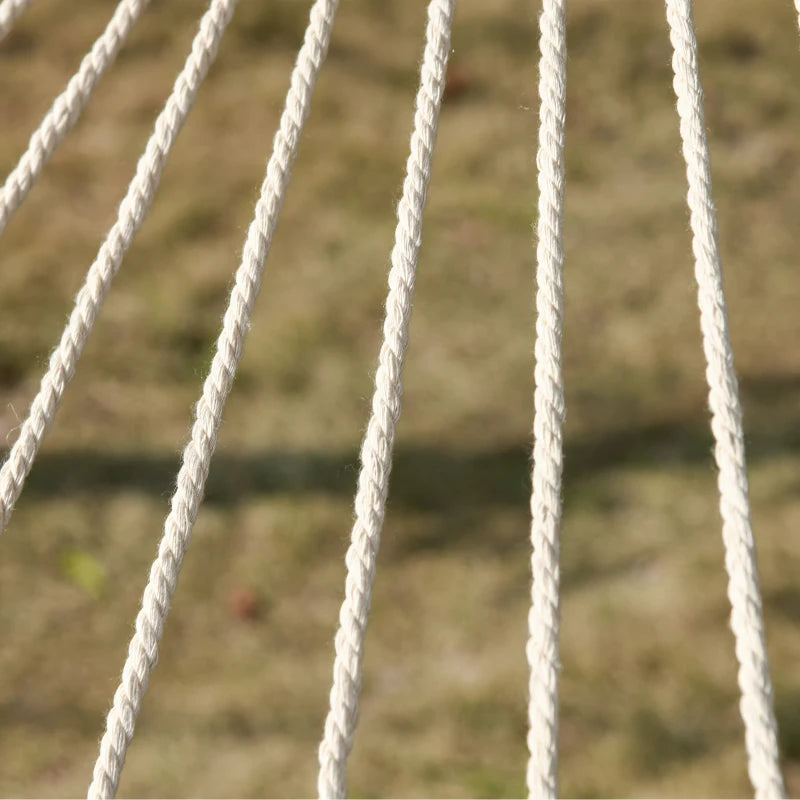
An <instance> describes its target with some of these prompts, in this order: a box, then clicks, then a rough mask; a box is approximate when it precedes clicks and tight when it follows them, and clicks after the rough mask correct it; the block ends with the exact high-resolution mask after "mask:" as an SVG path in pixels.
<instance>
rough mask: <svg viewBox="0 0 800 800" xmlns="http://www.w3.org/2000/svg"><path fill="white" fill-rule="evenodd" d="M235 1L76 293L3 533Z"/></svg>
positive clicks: (212, 31) (5, 511)
mask: <svg viewBox="0 0 800 800" xmlns="http://www.w3.org/2000/svg"><path fill="white" fill-rule="evenodd" d="M235 5H236V0H213V2H212V3H211V6H210V8H209V10H208V11H207V12H206V14H205V16H204V17H203V18H202V20H201V21H200V29H199V31H198V33H197V35H196V36H195V38H194V41H193V42H192V49H191V52H190V54H189V56H188V58H187V59H186V64H185V66H184V68H183V70H182V71H181V73H180V74H179V75H178V78H177V80H176V81H175V86H174V88H173V90H172V93H171V94H170V96H169V99H168V100H167V102H166V105H165V106H164V109H163V110H162V111H161V113H160V114H159V115H158V119H157V120H156V123H155V128H154V131H153V134H152V135H151V136H150V139H149V141H148V142H147V146H146V147H145V151H144V153H143V154H142V156H141V158H140V159H139V163H138V165H137V167H136V175H135V176H134V178H133V180H132V181H131V183H130V185H129V186H128V191H127V193H126V195H125V198H124V199H123V201H122V203H121V204H120V207H119V214H118V216H117V221H116V222H115V223H114V225H113V226H112V228H111V230H110V231H109V232H108V235H107V236H106V240H105V242H103V244H102V246H101V247H100V250H99V251H98V253H97V257H96V258H95V260H94V263H93V264H92V265H91V267H90V268H89V271H88V273H87V275H86V281H85V282H84V284H83V286H82V287H81V289H80V291H79V292H78V296H77V298H76V300H75V307H74V309H73V310H72V313H71V315H70V318H69V321H68V322H67V326H66V328H65V329H64V332H63V334H62V335H61V341H60V342H59V344H58V347H56V349H55V350H54V351H53V354H52V355H51V356H50V363H49V366H48V369H47V372H46V373H45V375H44V377H43V378H42V381H41V385H40V387H39V392H38V394H37V395H36V397H35V398H34V400H33V402H32V403H31V407H30V411H29V412H28V417H27V419H26V420H25V422H24V423H23V425H22V428H21V429H20V434H19V438H18V439H17V441H16V442H15V443H14V446H13V447H12V448H11V453H10V454H9V456H8V458H7V459H6V462H5V463H4V464H3V466H2V468H0V533H2V531H3V530H4V529H5V527H6V525H7V524H8V521H9V518H10V517H11V513H12V511H13V510H14V505H15V503H16V502H17V500H18V499H19V496H20V494H21V493H22V488H23V486H24V484H25V479H26V478H27V477H28V473H29V472H30V470H31V467H32V466H33V461H34V459H35V457H36V454H37V453H38V451H39V447H40V446H41V443H42V440H43V438H44V436H45V434H46V433H47V430H48V428H49V427H50V425H51V424H52V422H53V418H54V417H55V414H56V411H57V410H58V406H59V404H60V403H61V399H62V397H63V395H64V392H65V390H66V388H67V386H68V385H69V382H70V381H71V380H72V377H73V375H74V374H75V368H76V366H77V362H78V359H79V358H80V355H81V353H82V352H83V348H84V345H85V344H86V340H87V339H88V337H89V334H90V333H91V331H92V328H93V327H94V323H95V320H96V319H97V315H98V314H99V313H100V309H101V307H102V305H103V301H104V299H105V296H106V294H107V292H108V290H109V288H110V286H111V282H112V280H113V278H114V276H115V275H116V274H117V272H118V270H119V267H120V265H121V263H122V259H123V257H124V256H125V253H126V252H127V250H128V247H129V246H130V244H131V241H132V240H133V237H134V235H135V234H136V231H137V230H138V229H139V226H140V225H141V224H142V220H143V219H144V217H145V215H146V213H147V211H148V209H149V208H150V204H151V203H152V200H153V197H154V195H155V192H156V189H157V187H158V182H159V179H160V177H161V172H162V170H163V168H164V164H165V163H166V161H167V157H168V155H169V152H170V149H171V148H172V145H173V144H174V143H175V139H176V138H177V136H178V133H179V132H180V129H181V127H182V126H183V123H184V121H185V120H186V117H187V116H188V114H189V111H190V110H191V109H192V106H193V105H194V101H195V98H196V97H197V92H198V89H199V88H200V84H201V83H202V82H203V79H204V78H205V76H206V73H207V72H208V68H209V67H210V65H211V63H212V61H213V60H214V57H215V56H216V52H217V46H218V45H219V41H220V39H221V38H222V33H223V31H224V30H225V27H226V26H227V24H228V22H229V21H230V18H231V15H232V13H233V9H234V7H235Z"/></svg>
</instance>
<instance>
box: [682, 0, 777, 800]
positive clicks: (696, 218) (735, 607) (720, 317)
mask: <svg viewBox="0 0 800 800" xmlns="http://www.w3.org/2000/svg"><path fill="white" fill-rule="evenodd" d="M667 20H668V22H669V28H670V39H671V40H672V47H673V58H672V68H673V71H674V73H675V79H674V82H673V85H674V88H675V94H676V95H677V105H678V115H679V118H680V134H681V141H682V145H683V157H684V159H685V161H686V175H687V179H688V183H689V191H688V204H689V210H690V216H691V226H692V234H693V236H692V249H693V251H694V257H695V277H696V279H697V288H698V305H699V307H700V324H701V329H702V334H703V349H704V351H705V357H706V363H707V370H706V377H707V379H708V385H709V405H710V407H711V415H712V416H711V427H712V430H713V432H714V438H715V441H716V446H715V449H714V453H715V457H716V461H717V467H718V468H719V478H718V484H719V493H720V512H721V515H722V535H723V539H724V542H725V566H726V569H727V572H728V597H729V598H730V602H731V607H732V613H731V627H732V629H733V633H734V636H735V639H736V656H737V658H738V661H739V687H740V689H741V695H742V696H741V703H740V709H741V713H742V718H743V720H744V724H745V741H746V746H747V756H748V771H749V774H750V780H751V781H752V783H753V786H754V788H755V791H756V796H757V797H758V798H768V797H770V798H771V797H783V796H784V795H785V790H784V786H783V779H782V777H781V772H780V767H779V764H778V744H777V727H776V723H775V716H774V713H773V700H772V684H771V682H770V676H769V665H768V662H767V652H766V646H765V641H764V625H763V620H762V614H761V594H760V591H759V587H758V573H757V570H756V555H755V545H754V541H753V531H752V528H751V524H750V507H749V502H748V489H747V472H746V468H745V454H744V436H743V433H742V412H741V408H740V405H739V395H738V386H737V381H736V374H735V372H734V368H733V352H732V349H731V343H730V336H729V333H728V320H727V311H726V307H725V296H724V294H723V290H722V266H721V263H720V256H719V248H718V244H717V223H716V212H715V209H714V203H713V200H712V196H711V172H710V169H709V157H708V145H707V142H706V135H705V123H704V120H703V97H702V89H701V87H700V78H699V71H698V60H697V42H696V39H695V32H694V23H693V20H692V5H691V0H667Z"/></svg>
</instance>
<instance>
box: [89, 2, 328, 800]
mask: <svg viewBox="0 0 800 800" xmlns="http://www.w3.org/2000/svg"><path fill="white" fill-rule="evenodd" d="M228 5H230V6H232V3H230V4H228ZM337 6H338V0H317V2H315V3H314V6H313V7H312V9H311V13H310V21H309V25H308V28H307V29H306V33H305V39H304V42H303V45H302V47H301V49H300V52H299V54H298V57H297V62H296V64H295V67H294V70H293V72H292V76H291V85H290V88H289V92H288V94H287V97H286V106H285V109H284V111H283V114H282V116H281V120H280V127H279V129H278V131H277V133H276V134H275V139H274V144H273V152H272V156H271V157H270V159H269V162H268V164H267V168H266V176H265V178H264V182H263V184H262V186H261V194H260V197H259V200H258V202H257V203H256V208H255V214H254V218H253V220H252V222H251V223H250V227H249V228H248V231H247V238H246V240H245V245H244V250H243V254H242V261H241V264H240V266H239V268H238V270H237V272H236V279H235V284H234V287H233V290H232V292H231V296H230V301H229V303H228V307H227V310H226V311H225V316H224V318H223V324H222V330H221V332H220V334H219V337H218V339H217V344H216V350H215V353H214V357H213V359H212V362H211V369H210V371H209V374H208V376H207V377H206V379H205V382H204V384H203V391H202V395H201V397H200V400H199V401H198V403H197V406H196V409H195V418H194V424H193V426H192V432H191V438H190V441H189V443H188V444H187V445H186V448H185V450H184V452H183V460H182V464H181V468H180V471H179V472H178V478H177V489H176V491H175V493H174V495H173V497H172V503H171V511H170V513H169V515H168V516H167V518H166V520H165V522H164V534H163V537H162V539H161V543H160V545H159V548H158V555H157V557H156V559H155V561H153V564H152V567H151V569H150V577H149V580H148V583H147V586H146V588H145V590H144V596H143V598H142V607H141V610H140V611H139V613H138V615H137V617H136V631H135V633H134V635H133V638H132V639H131V642H130V645H129V647H128V657H127V659H126V661H125V665H124V667H123V670H122V680H121V682H120V684H119V687H118V688H117V691H116V693H115V695H114V703H113V707H112V708H111V710H110V711H109V713H108V718H107V720H106V731H105V734H104V735H103V739H102V741H101V743H100V754H99V756H98V758H97V762H96V764H95V767H94V776H93V780H92V784H91V786H90V787H89V797H90V798H107V797H113V796H114V794H115V793H116V790H117V786H118V783H119V777H120V773H121V771H122V767H123V764H124V762H125V754H126V752H127V749H128V745H129V744H130V741H131V739H132V737H133V733H134V726H135V724H136V718H137V716H138V714H139V710H140V708H141V704H142V699H143V697H144V694H145V691H146V689H147V684H148V682H149V679H150V673H151V672H152V670H153V668H154V667H155V664H156V661H157V659H158V644H159V642H160V640H161V634H162V631H163V628H164V622H165V620H166V618H167V614H168V613H169V606H170V602H171V600H172V596H173V594H174V592H175V588H176V586H177V582H178V574H179V572H180V569H181V565H182V563H183V559H184V556H185V555H186V551H187V549H188V547H189V542H190V538H191V532H192V527H193V526H194V522H195V520H196V519H197V513H198V509H199V507H200V503H201V501H202V498H203V492H204V490H205V483H206V479H207V477H208V471H209V467H210V464H211V457H212V455H213V452H214V448H215V446H216V442H217V435H218V433H219V428H220V424H221V422H222V412H223V409H224V406H225V401H226V399H227V397H228V394H229V392H230V389H231V386H232V385H233V379H234V375H235V374H236V368H237V366H238V363H239V359H240V357H241V354H242V348H243V345H244V339H245V336H246V334H247V331H248V329H249V325H250V314H251V311H252V308H253V303H254V302H255V298H256V295H257V294H258V289H259V286H260V283H261V276H262V273H263V268H264V261H265V259H266V257H267V253H268V252H269V249H270V245H271V242H272V237H273V234H274V232H275V226H276V224H277V221H278V215H279V213H280V210H281V207H282V205H283V200H284V197H285V195H286V189H287V187H288V185H289V176H290V172H291V167H292V164H293V163H294V159H295V156H296V155H297V148H298V145H299V143H300V135H301V133H302V130H303V125H304V123H305V121H306V118H307V117H308V112H309V109H310V106H311V96H312V93H313V90H314V85H315V83H316V79H317V75H318V73H319V70H320V67H321V66H322V63H323V61H324V60H325V55H326V53H327V50H328V43H329V41H330V35H331V29H332V26H333V20H334V16H335V13H336V8H337ZM227 13H230V12H229V11H228V12H227Z"/></svg>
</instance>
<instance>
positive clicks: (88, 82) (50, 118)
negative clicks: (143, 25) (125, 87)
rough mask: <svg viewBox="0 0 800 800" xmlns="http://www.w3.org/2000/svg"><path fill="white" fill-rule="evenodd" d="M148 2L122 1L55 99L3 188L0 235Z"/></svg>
mask: <svg viewBox="0 0 800 800" xmlns="http://www.w3.org/2000/svg"><path fill="white" fill-rule="evenodd" d="M7 2H8V0H7ZM15 2H16V0H11V5H12V7H13V6H14V4H15ZM25 2H27V0H25ZM149 2H150V0H122V2H120V4H119V5H118V6H117V8H116V10H115V11H114V15H113V16H112V17H111V20H110V21H109V23H108V25H107V26H106V29H105V30H104V31H103V33H102V34H101V36H100V38H98V39H97V41H96V42H95V43H94V44H93V45H92V49H91V50H90V51H89V52H88V53H87V54H86V55H85V56H84V57H83V60H82V61H81V65H80V67H79V68H78V71H77V72H76V73H75V74H74V75H73V76H72V78H70V80H69V83H67V87H66V89H64V91H63V92H62V93H61V94H60V95H59V96H58V97H57V98H56V99H55V100H54V102H53V105H52V106H50V110H49V111H48V112H47V113H46V114H45V115H44V119H42V122H41V124H40V125H39V127H38V128H37V129H36V130H35V131H34V132H33V134H32V136H31V138H30V141H29V143H28V149H27V150H26V151H25V152H24V153H23V154H22V157H21V158H20V160H19V162H18V163H17V166H16V167H14V169H13V170H12V171H11V173H10V174H9V176H8V177H7V178H6V182H5V184H4V185H3V187H2V189H0V235H2V233H3V231H4V230H5V229H6V226H7V225H8V223H9V220H10V219H11V216H12V215H13V214H14V212H15V211H16V210H17V209H18V208H19V207H20V206H21V205H22V201H23V200H24V199H25V198H26V197H27V195H28V192H29V191H30V190H31V187H32V186H33V184H34V183H35V182H36V179H37V178H38V177H39V175H40V174H41V172H42V170H43V169H44V167H45V165H46V164H47V162H48V161H49V160H50V157H51V156H52V155H53V153H54V152H55V150H56V148H57V147H58V145H59V144H60V143H61V141H62V139H64V137H65V136H66V135H67V134H68V133H69V132H70V131H71V130H72V128H73V127H74V126H75V123H76V122H77V121H78V118H79V117H80V115H81V112H82V111H83V109H84V108H85V107H86V104H87V103H88V102H89V98H90V97H91V96H92V91H93V90H94V88H95V86H97V84H98V83H99V81H100V78H102V77H103V75H104V74H105V71H106V70H107V69H108V68H109V67H110V66H111V64H113V63H114V60H115V59H116V57H117V53H119V51H120V48H121V47H122V44H123V42H124V41H125V39H126V38H127V36H128V34H129V33H130V31H131V28H133V26H134V23H135V22H136V20H138V19H139V17H140V16H141V14H142V11H144V9H145V8H146V7H147V5H148V3H149ZM22 5H24V2H23V4H22ZM3 7H4V6H2V5H0V39H2V38H3ZM16 13H19V12H16Z"/></svg>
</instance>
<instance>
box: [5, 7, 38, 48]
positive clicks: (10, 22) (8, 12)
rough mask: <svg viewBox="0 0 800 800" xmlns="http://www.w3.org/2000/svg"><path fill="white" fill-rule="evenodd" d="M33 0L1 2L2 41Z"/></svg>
mask: <svg viewBox="0 0 800 800" xmlns="http://www.w3.org/2000/svg"><path fill="white" fill-rule="evenodd" d="M32 2H33V0H2V2H0V42H2V41H3V39H5V38H6V36H8V34H9V33H11V29H12V28H13V27H14V22H15V21H16V19H17V17H18V16H19V15H20V14H21V13H22V12H23V11H24V10H25V9H26V8H27V7H28V6H29V5H30V4H31V3H32Z"/></svg>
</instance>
